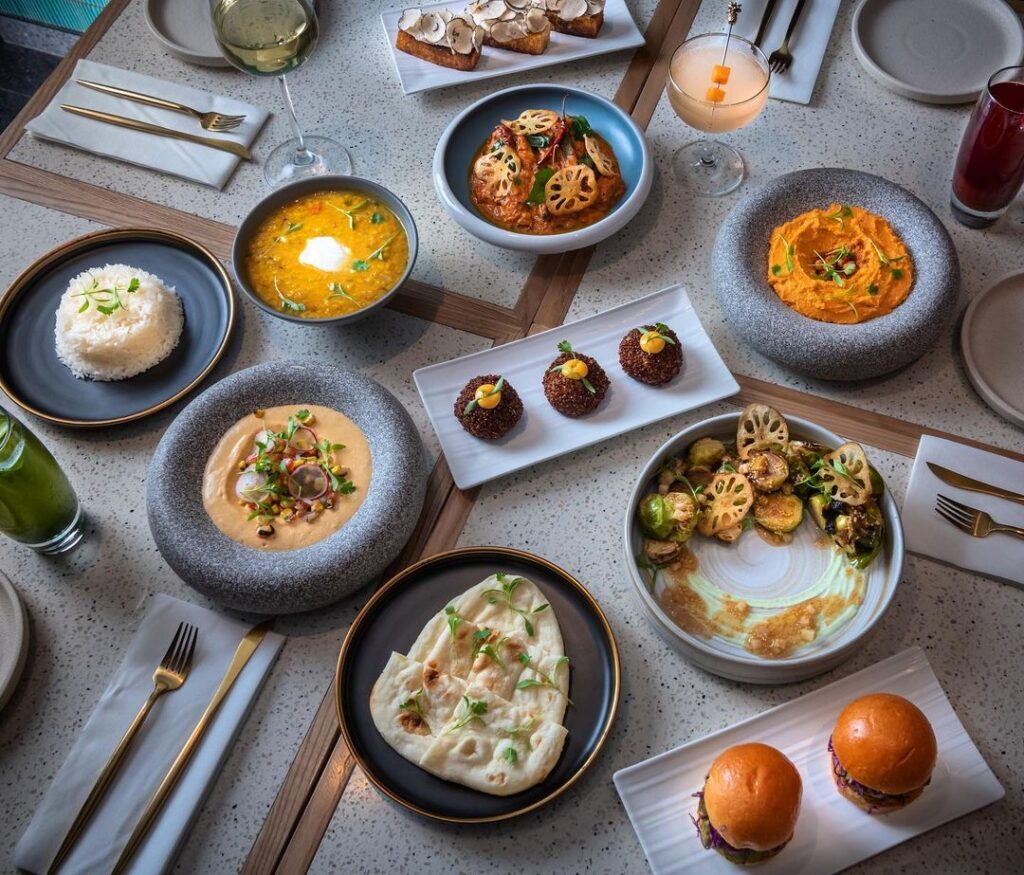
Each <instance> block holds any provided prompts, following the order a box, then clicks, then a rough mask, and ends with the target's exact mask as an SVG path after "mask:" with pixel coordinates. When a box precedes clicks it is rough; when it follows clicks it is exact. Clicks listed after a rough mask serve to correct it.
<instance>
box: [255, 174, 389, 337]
mask: <svg viewBox="0 0 1024 875" xmlns="http://www.w3.org/2000/svg"><path fill="white" fill-rule="evenodd" d="M317 238H321V239H319V240H317ZM310 241H313V242H312V243H311V242H310ZM332 241H333V242H332ZM310 261H313V262H315V264H314V263H309V262H310ZM408 261H409V241H408V238H407V237H406V234H405V229H404V228H403V227H402V223H401V222H400V221H399V220H398V219H397V218H396V216H395V214H394V213H393V212H391V210H389V209H388V208H387V207H386V206H384V204H382V203H379V202H378V201H375V200H374V199H373V198H372V197H368V196H367V195H364V194H362V193H360V192H356V191H324V192H317V193H315V194H309V195H304V196H303V197H300V198H298V199H296V200H295V201H293V202H291V203H290V204H285V205H284V206H281V207H278V208H277V209H276V210H274V211H273V212H271V213H269V214H268V215H267V217H266V218H265V219H264V220H263V222H262V223H261V224H260V226H259V228H258V229H257V231H256V233H255V234H254V235H253V238H252V240H251V241H250V243H249V247H248V250H247V252H246V255H245V272H246V275H247V276H248V278H249V286H250V287H251V288H252V290H253V291H254V292H255V293H256V295H257V296H258V297H259V298H260V300H262V301H263V302H264V303H266V304H268V305H269V306H271V307H273V308H274V309H275V310H280V311H281V312H282V313H287V314H289V315H291V316H298V317H301V318H304V319H326V318H330V317H333V316H344V315H346V314H348V313H355V312H356V311H357V310H361V309H363V308H364V307H367V306H369V305H370V304H373V303H374V302H375V301H378V300H379V299H380V298H382V297H383V296H384V295H386V294H387V293H388V292H390V291H391V290H392V289H393V288H394V287H395V284H396V283H397V282H398V281H399V280H400V279H401V278H402V274H404V273H405V268H406V264H407V263H408Z"/></svg>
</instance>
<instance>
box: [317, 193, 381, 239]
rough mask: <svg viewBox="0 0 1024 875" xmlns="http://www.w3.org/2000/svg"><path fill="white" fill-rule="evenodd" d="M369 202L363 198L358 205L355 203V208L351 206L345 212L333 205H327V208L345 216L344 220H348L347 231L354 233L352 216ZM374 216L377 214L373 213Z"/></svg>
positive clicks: (354, 221)
mask: <svg viewBox="0 0 1024 875" xmlns="http://www.w3.org/2000/svg"><path fill="white" fill-rule="evenodd" d="M369 202H370V201H369V200H368V199H366V198H364V199H363V200H361V201H360V202H359V203H357V204H356V205H355V206H351V207H349V208H348V209H347V210H346V209H345V208H344V207H338V206H335V205H334V204H328V205H327V206H329V207H330V208H331V209H334V210H337V211H338V212H339V213H341V214H342V215H343V216H345V218H347V219H348V227H349V230H351V231H354V230H355V227H356V217H355V216H354V215H353V214H354V213H355V212H356V211H357V210H361V209H362V208H363V207H365V206H366V205H367V204H368V203H369ZM374 215H377V213H374ZM371 221H372V220H371Z"/></svg>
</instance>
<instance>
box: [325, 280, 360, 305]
mask: <svg viewBox="0 0 1024 875" xmlns="http://www.w3.org/2000/svg"><path fill="white" fill-rule="evenodd" d="M327 291H329V292H330V294H329V295H328V296H327V300H328V301H329V300H331V298H345V299H346V300H349V301H351V302H352V303H353V304H358V303H359V302H358V301H357V300H356V299H355V298H353V297H352V296H351V295H350V294H349V293H348V292H346V291H345V287H344V286H343V285H342V284H341V283H328V284H327Z"/></svg>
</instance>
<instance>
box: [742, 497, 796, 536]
mask: <svg viewBox="0 0 1024 875" xmlns="http://www.w3.org/2000/svg"><path fill="white" fill-rule="evenodd" d="M803 518H804V504H803V502H802V501H801V500H800V499H799V498H797V497H796V496H795V495H783V494H782V493H780V492H777V493H775V494H774V495H759V496H758V497H757V499H756V500H755V501H754V521H755V522H756V523H757V524H758V525H759V526H764V527H765V528H766V529H768V530H769V531H771V532H779V533H784V532H792V531H793V530H794V529H796V528H797V526H799V525H800V523H801V522H803Z"/></svg>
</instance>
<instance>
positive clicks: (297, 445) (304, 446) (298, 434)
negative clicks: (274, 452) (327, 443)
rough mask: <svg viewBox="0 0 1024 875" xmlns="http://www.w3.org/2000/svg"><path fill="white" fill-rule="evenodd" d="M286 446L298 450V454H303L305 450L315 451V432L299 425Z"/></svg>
mask: <svg viewBox="0 0 1024 875" xmlns="http://www.w3.org/2000/svg"><path fill="white" fill-rule="evenodd" d="M288 446H290V447H292V448H293V449H296V450H298V451H299V452H300V453H304V452H306V451H307V450H315V449H316V432H314V431H313V429H311V428H306V426H304V425H300V426H299V427H298V428H297V429H295V434H293V435H292V438H291V440H290V441H288Z"/></svg>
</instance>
